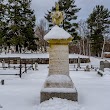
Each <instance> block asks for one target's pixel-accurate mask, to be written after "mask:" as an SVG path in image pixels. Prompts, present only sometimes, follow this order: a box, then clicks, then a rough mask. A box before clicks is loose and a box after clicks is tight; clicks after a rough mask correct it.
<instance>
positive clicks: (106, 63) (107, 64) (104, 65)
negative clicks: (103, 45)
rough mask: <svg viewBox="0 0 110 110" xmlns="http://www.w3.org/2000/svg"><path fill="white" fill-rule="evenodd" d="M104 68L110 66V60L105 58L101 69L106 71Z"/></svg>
mask: <svg viewBox="0 0 110 110" xmlns="http://www.w3.org/2000/svg"><path fill="white" fill-rule="evenodd" d="M104 68H110V62H109V61H107V60H105V61H100V70H102V71H104Z"/></svg>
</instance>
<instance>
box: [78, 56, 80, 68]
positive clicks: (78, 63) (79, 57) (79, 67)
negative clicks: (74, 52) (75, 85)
mask: <svg viewBox="0 0 110 110" xmlns="http://www.w3.org/2000/svg"><path fill="white" fill-rule="evenodd" d="M77 67H78V68H80V57H78V63H77Z"/></svg>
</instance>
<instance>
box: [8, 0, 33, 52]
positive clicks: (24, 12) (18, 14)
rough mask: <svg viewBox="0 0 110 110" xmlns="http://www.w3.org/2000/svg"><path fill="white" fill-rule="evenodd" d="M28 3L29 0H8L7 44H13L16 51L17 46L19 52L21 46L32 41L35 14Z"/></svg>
mask: <svg viewBox="0 0 110 110" xmlns="http://www.w3.org/2000/svg"><path fill="white" fill-rule="evenodd" d="M30 4H31V0H8V7H9V8H8V9H9V32H8V36H11V37H10V38H9V39H10V42H9V45H10V44H11V45H12V44H13V45H15V46H16V51H18V47H19V48H20V52H21V48H22V46H28V45H29V43H30V42H33V41H34V26H35V16H34V12H33V10H31V8H30ZM30 39H31V40H30ZM27 42H28V45H26V43H27Z"/></svg>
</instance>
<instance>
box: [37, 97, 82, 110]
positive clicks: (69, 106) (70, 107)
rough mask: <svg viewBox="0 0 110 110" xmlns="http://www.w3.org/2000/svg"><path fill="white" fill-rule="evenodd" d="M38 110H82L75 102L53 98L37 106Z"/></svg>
mask: <svg viewBox="0 0 110 110" xmlns="http://www.w3.org/2000/svg"><path fill="white" fill-rule="evenodd" d="M38 110H84V108H83V107H81V106H80V105H79V104H78V103H77V102H73V101H68V100H66V99H60V98H53V99H50V100H48V101H45V102H43V103H42V104H40V105H39V106H38Z"/></svg>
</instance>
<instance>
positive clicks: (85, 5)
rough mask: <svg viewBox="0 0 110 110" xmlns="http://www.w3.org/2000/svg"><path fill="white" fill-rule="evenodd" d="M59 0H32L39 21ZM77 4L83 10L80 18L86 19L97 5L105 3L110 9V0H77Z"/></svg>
mask: <svg viewBox="0 0 110 110" xmlns="http://www.w3.org/2000/svg"><path fill="white" fill-rule="evenodd" d="M56 1H58V0H32V8H33V9H34V11H35V15H36V18H37V21H39V20H40V19H42V18H43V17H44V15H45V13H47V10H49V9H51V7H52V6H54V5H55V2H56ZM75 4H76V5H77V7H78V8H81V10H80V11H79V12H78V20H80V19H86V18H87V17H88V15H89V14H90V13H91V12H92V10H93V8H94V7H95V6H96V5H104V6H105V7H106V8H108V9H109V10H110V0H75Z"/></svg>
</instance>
